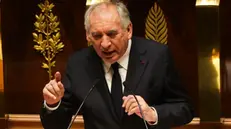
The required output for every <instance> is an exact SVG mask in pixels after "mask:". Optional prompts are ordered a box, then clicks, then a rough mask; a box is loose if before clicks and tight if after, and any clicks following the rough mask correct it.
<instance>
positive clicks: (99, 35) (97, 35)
mask: <svg viewBox="0 0 231 129" xmlns="http://www.w3.org/2000/svg"><path fill="white" fill-rule="evenodd" d="M91 35H92V37H93V38H94V39H95V40H98V39H101V38H102V36H103V35H102V34H100V33H92V34H91Z"/></svg>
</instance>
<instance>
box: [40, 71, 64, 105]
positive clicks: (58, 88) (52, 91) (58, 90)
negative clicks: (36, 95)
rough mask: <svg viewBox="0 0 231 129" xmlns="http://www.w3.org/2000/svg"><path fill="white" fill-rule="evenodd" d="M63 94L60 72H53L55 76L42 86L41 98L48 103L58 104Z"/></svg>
mask: <svg viewBox="0 0 231 129" xmlns="http://www.w3.org/2000/svg"><path fill="white" fill-rule="evenodd" d="M63 95H64V87H63V84H62V83H61V74H60V72H56V73H55V78H54V79H53V80H51V81H50V82H49V83H47V84H46V86H45V87H44V88H43V98H44V100H45V101H46V103H47V104H48V105H54V104H58V102H59V101H60V100H61V98H62V97H63Z"/></svg>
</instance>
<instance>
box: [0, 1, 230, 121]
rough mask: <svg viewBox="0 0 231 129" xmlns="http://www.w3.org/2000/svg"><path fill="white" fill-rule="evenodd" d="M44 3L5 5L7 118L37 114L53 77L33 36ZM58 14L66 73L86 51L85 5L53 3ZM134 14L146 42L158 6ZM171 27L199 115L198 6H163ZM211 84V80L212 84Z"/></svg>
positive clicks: (226, 86)
mask: <svg viewBox="0 0 231 129" xmlns="http://www.w3.org/2000/svg"><path fill="white" fill-rule="evenodd" d="M40 2H42V0H20V1H18V0H2V3H1V10H2V14H1V15H2V18H1V20H2V21H1V22H2V25H1V26H2V28H1V29H2V48H3V61H4V63H3V65H4V90H5V91H4V94H5V113H11V114H35V113H36V114H37V113H39V112H40V108H41V106H42V101H43V98H42V89H43V87H44V86H45V84H46V83H47V82H48V74H47V73H46V71H45V70H44V69H42V68H41V62H42V61H44V59H43V57H42V56H41V55H40V54H39V53H38V52H36V51H35V50H34V49H33V45H34V44H35V43H34V42H33V37H32V32H34V26H33V23H34V22H35V14H38V13H39V12H40V10H39V8H38V7H37V4H38V3H40ZM51 2H54V4H55V8H54V14H55V15H58V17H59V19H60V22H61V26H60V27H61V35H62V41H63V42H64V44H65V47H64V51H63V52H61V53H59V54H58V55H57V58H56V60H57V63H56V68H55V69H54V71H56V70H59V71H60V72H61V73H62V72H63V71H64V69H65V65H66V61H67V59H68V56H69V55H70V54H72V53H73V52H74V51H76V50H79V49H81V48H84V47H87V42H86V40H85V30H84V25H83V20H84V19H83V16H84V11H85V9H86V7H85V3H86V1H85V0H53V1H51ZM124 2H125V3H126V4H127V6H128V9H129V11H130V13H131V20H132V22H133V26H134V35H135V36H140V37H144V25H145V18H146V16H147V13H148V11H149V9H150V8H151V6H153V3H154V1H153V0H124ZM159 4H160V6H161V8H162V9H163V11H164V13H165V16H166V20H167V22H168V35H169V37H168V46H169V47H170V49H171V51H172V53H173V57H174V59H175V63H176V67H177V68H178V69H179V73H180V76H181V78H182V81H183V84H184V85H185V87H186V88H187V91H188V92H189V94H190V96H191V98H192V101H193V104H194V106H195V109H196V112H195V114H196V116H198V115H199V105H198V104H199V96H198V64H197V63H198V58H197V56H198V55H197V44H196V41H195V40H196V29H195V28H196V24H195V21H196V19H195V12H196V8H195V0H177V1H173V0H160V2H159ZM230 14H231V1H230V0H222V1H221V4H220V25H221V26H220V34H221V77H222V78H221V80H222V85H221V86H222V87H221V88H222V90H221V98H222V99H221V106H222V116H225V117H231V110H230V109H231V105H230V100H229V98H230V97H231V85H230V82H231V81H229V80H230V79H231V76H229V75H231V67H229V66H231V65H229V64H230V60H231V53H230V50H229V49H230V48H231V47H230V46H231V44H230V42H229V37H230V36H229V35H230V34H231V31H230V28H231V25H230V23H231V19H230ZM208 81H209V80H208Z"/></svg>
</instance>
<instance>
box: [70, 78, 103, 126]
mask: <svg viewBox="0 0 231 129" xmlns="http://www.w3.org/2000/svg"><path fill="white" fill-rule="evenodd" d="M99 80H100V79H96V80H95V81H94V82H93V85H92V87H91V89H90V90H89V91H88V93H87V95H86V96H85V97H84V99H83V101H82V103H81V104H80V106H79V108H78V110H77V111H76V113H75V115H74V118H72V120H71V122H70V123H69V125H68V127H67V129H70V128H71V126H72V124H73V122H74V121H75V118H76V117H77V115H78V113H79V111H80V109H81V108H82V106H83V104H84V103H85V101H86V99H87V98H88V96H89V95H90V93H91V92H92V90H93V89H94V88H95V85H96V84H97V83H98V82H99Z"/></svg>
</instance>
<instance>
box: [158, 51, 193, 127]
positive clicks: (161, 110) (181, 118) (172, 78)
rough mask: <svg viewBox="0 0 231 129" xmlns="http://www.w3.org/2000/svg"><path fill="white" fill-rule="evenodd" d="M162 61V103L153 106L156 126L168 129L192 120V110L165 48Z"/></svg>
mask: <svg viewBox="0 0 231 129" xmlns="http://www.w3.org/2000/svg"><path fill="white" fill-rule="evenodd" d="M163 59H164V69H165V71H164V72H165V76H164V84H163V85H164V89H163V95H162V97H163V98H162V103H161V104H159V105H153V107H154V108H155V109H156V111H157V114H158V124H157V126H158V125H159V126H162V127H165V128H169V127H174V126H180V125H184V124H187V123H189V122H190V121H191V120H192V119H193V108H192V105H191V104H190V99H189V97H188V96H187V93H186V90H185V89H184V88H183V87H182V85H181V83H180V80H179V77H178V75H177V72H176V70H175V68H174V63H173V59H172V57H171V55H170V52H169V50H168V49H167V47H166V50H165V52H164V58H163Z"/></svg>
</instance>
